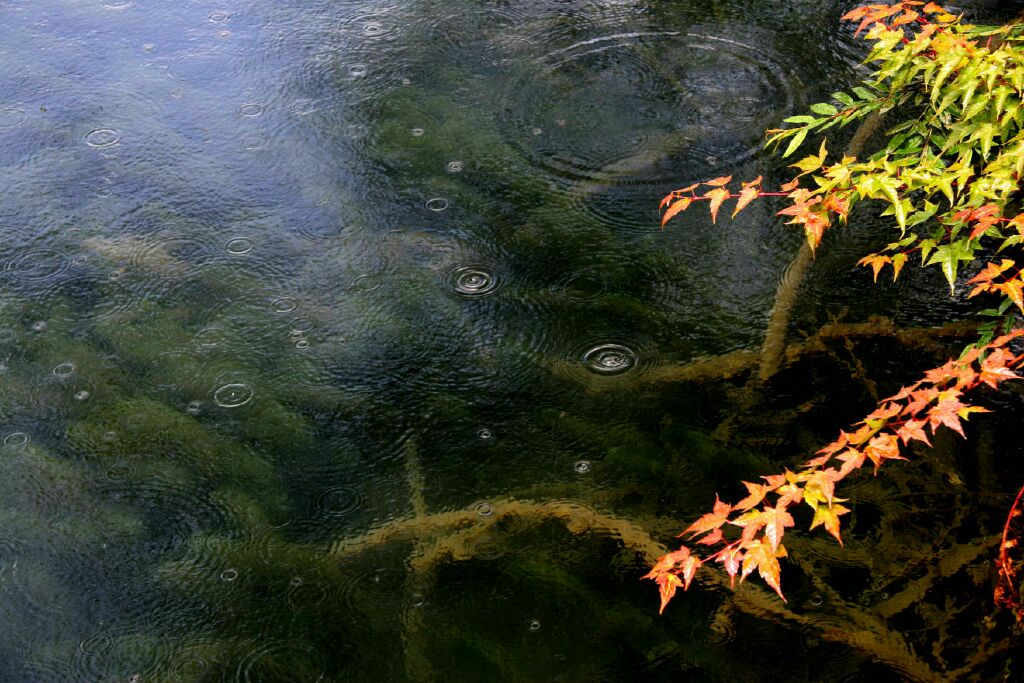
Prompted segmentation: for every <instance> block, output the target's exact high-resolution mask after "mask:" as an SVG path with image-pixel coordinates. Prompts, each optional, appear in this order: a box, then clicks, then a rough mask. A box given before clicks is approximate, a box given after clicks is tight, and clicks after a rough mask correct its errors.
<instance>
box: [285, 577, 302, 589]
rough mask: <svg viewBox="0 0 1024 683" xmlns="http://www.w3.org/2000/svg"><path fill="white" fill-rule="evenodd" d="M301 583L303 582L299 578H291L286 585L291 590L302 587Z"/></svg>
mask: <svg viewBox="0 0 1024 683" xmlns="http://www.w3.org/2000/svg"><path fill="white" fill-rule="evenodd" d="M302 583H303V581H302V577H301V576H293V577H292V578H290V579H288V585H289V586H291V587H293V588H298V587H299V586H301V585H302Z"/></svg>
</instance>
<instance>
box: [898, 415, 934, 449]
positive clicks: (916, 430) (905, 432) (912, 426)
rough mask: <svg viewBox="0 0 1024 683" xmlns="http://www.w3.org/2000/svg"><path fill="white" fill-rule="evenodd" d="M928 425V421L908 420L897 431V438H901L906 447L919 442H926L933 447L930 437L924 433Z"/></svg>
mask: <svg viewBox="0 0 1024 683" xmlns="http://www.w3.org/2000/svg"><path fill="white" fill-rule="evenodd" d="M926 424H928V421H927V420H907V421H906V422H905V423H903V425H902V426H901V427H900V428H899V429H897V430H896V436H898V437H899V438H900V440H901V441H902V442H903V444H904V445H906V444H908V443H910V442H911V441H914V440H917V441H924V442H925V443H926V444H928V445H929V446H931V445H932V442H931V441H929V440H928V435H927V434H925V432H924V426H925V425H926Z"/></svg>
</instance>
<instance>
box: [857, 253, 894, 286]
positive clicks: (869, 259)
mask: <svg viewBox="0 0 1024 683" xmlns="http://www.w3.org/2000/svg"><path fill="white" fill-rule="evenodd" d="M887 263H892V257H889V256H881V255H879V254H871V255H869V256H865V257H864V258H862V259H861V260H860V261H857V265H858V266H871V270H873V271H874V273H875V282H878V274H879V273H881V272H882V268H884V267H885V265H886V264H887Z"/></svg>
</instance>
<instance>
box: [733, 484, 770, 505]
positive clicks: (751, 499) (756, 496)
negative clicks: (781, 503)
mask: <svg viewBox="0 0 1024 683" xmlns="http://www.w3.org/2000/svg"><path fill="white" fill-rule="evenodd" d="M743 485H744V486H746V487H747V493H748V495H747V497H746V498H744V499H743V500H741V501H740V502H738V503H736V504H735V505H734V506H733V509H734V510H749V509H750V508H752V507H754V506H756V505H759V504H760V503H761V501H762V500H764V497H765V496H766V495H767V494H768V486H767V485H765V484H751V483H750V482H749V481H745V482H743Z"/></svg>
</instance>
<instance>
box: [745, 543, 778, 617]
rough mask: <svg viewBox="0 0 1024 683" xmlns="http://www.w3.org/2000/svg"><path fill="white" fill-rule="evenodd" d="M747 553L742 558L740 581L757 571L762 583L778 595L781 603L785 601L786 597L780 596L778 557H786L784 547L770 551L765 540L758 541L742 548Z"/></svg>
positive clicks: (769, 546)
mask: <svg viewBox="0 0 1024 683" xmlns="http://www.w3.org/2000/svg"><path fill="white" fill-rule="evenodd" d="M743 547H744V548H745V549H746V551H747V553H746V555H745V556H744V557H743V570H742V573H741V574H740V581H742V580H743V579H745V578H747V576H748V575H749V574H750V573H751V572H752V571H754V569H755V568H756V569H757V573H758V574H760V575H761V578H762V579H764V582H765V583H767V584H768V585H769V586H771V587H772V589H773V590H774V591H775V592H776V593H778V594H779V597H780V598H782V601H783V602H785V601H786V597H785V596H784V595H783V594H782V586H781V585H780V583H779V572H780V567H779V560H778V559H777V558H779V557H785V556H786V548H785V546H781V545H780V546H779V547H778V548H777V549H772V547H771V545H770V544H769V543H768V541H767V540H766V539H761V540H759V541H753V542H751V543H747V544H745V545H744V546H743Z"/></svg>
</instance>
